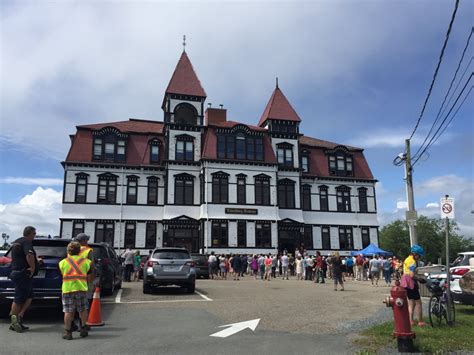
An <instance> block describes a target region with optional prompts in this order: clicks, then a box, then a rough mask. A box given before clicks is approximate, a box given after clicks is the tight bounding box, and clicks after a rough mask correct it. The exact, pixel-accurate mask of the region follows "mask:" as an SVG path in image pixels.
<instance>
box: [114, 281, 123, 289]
mask: <svg viewBox="0 0 474 355" xmlns="http://www.w3.org/2000/svg"><path fill="white" fill-rule="evenodd" d="M115 288H116V289H117V290H120V289H121V288H122V280H120V281H119V283H118V285H117V286H116V287H115Z"/></svg>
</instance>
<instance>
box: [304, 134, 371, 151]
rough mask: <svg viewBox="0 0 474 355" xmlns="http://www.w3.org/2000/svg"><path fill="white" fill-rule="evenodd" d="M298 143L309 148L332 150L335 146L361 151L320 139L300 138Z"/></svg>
mask: <svg viewBox="0 0 474 355" xmlns="http://www.w3.org/2000/svg"><path fill="white" fill-rule="evenodd" d="M299 141H300V144H303V145H307V146H310V147H322V148H328V149H334V148H336V147H337V146H343V147H346V148H347V149H349V150H363V149H362V148H357V147H351V146H349V145H344V144H339V143H334V142H329V141H324V140H322V139H317V138H312V137H308V136H303V137H300V140H299Z"/></svg>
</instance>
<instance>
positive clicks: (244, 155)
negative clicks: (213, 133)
mask: <svg viewBox="0 0 474 355" xmlns="http://www.w3.org/2000/svg"><path fill="white" fill-rule="evenodd" d="M217 157H218V158H219V159H237V160H260V161H261V160H263V138H262V137H254V136H251V135H247V134H244V133H237V134H233V133H232V134H219V135H218V136H217Z"/></svg>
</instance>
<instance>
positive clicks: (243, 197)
mask: <svg viewBox="0 0 474 355" xmlns="http://www.w3.org/2000/svg"><path fill="white" fill-rule="evenodd" d="M246 187H247V186H246V183H245V176H238V177H237V203H238V204H239V205H245V204H246V203H247V191H246V190H247V189H246Z"/></svg>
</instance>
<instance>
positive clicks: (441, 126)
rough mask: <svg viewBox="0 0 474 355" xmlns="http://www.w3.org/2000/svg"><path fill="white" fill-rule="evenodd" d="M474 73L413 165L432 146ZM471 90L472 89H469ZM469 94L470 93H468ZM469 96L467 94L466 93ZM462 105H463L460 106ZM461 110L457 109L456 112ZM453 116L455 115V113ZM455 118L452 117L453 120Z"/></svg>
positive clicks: (473, 73)
mask: <svg viewBox="0 0 474 355" xmlns="http://www.w3.org/2000/svg"><path fill="white" fill-rule="evenodd" d="M473 75H474V72H472V73H471V75H470V76H469V79H467V81H466V83H465V84H464V87H463V88H462V90H461V92H460V93H459V95H458V97H457V98H456V101H454V104H453V105H452V106H451V108H450V109H449V111H448V114H447V115H446V116H445V117H444V119H443V121H442V122H441V124H440V126H439V127H438V129H437V130H436V132H435V134H434V135H433V137H431V139H430V141H429V142H428V144H427V145H426V147H425V148H424V149H423V150H422V151H421V153H420V154H419V155H418V157H417V158H416V159H415V161H414V162H413V163H412V167H413V166H414V165H415V164H416V163H417V162H418V160H420V157H422V156H423V154H424V153H425V152H426V150H427V149H428V148H429V147H431V145H432V143H433V141H434V139H435V137H436V135H438V133H439V131H440V130H441V129H442V128H443V125H444V123H445V122H446V120H447V119H448V117H449V115H450V114H451V112H452V111H453V109H454V107H455V106H456V104H457V103H458V101H459V99H460V97H461V96H462V94H463V93H464V90H466V87H467V84H469V82H470V81H471V79H472V77H473ZM469 91H470V90H469ZM468 95H469V94H468ZM466 97H467V95H466ZM464 101H465V100H463V101H462V103H464ZM459 107H461V105H460V106H459ZM458 111H459V109H458V110H456V113H457V112H458ZM453 117H455V115H453ZM452 119H453V118H451V121H452ZM446 127H447V125H446V126H444V129H446ZM439 137H440V135H438V137H437V138H436V139H438V138H439Z"/></svg>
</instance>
